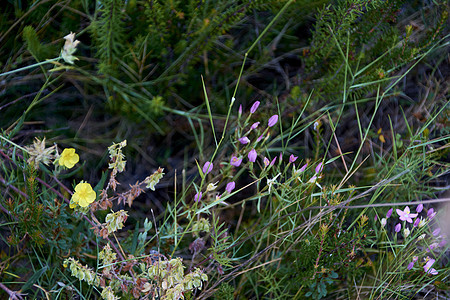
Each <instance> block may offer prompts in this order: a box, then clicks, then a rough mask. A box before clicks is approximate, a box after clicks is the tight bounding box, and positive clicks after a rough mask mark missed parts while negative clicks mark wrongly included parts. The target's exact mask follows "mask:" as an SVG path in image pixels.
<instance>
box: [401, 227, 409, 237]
mask: <svg viewBox="0 0 450 300" xmlns="http://www.w3.org/2000/svg"><path fill="white" fill-rule="evenodd" d="M410 233H411V231H410V230H409V229H408V228H405V229H403V235H404V236H405V238H406V237H408V236H409V234H410Z"/></svg>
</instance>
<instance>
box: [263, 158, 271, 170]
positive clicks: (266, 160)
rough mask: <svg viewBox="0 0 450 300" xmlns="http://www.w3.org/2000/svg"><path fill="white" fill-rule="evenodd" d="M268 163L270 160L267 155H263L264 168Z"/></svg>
mask: <svg viewBox="0 0 450 300" xmlns="http://www.w3.org/2000/svg"><path fill="white" fill-rule="evenodd" d="M269 164H270V160H269V159H268V158H267V157H264V168H267V166H268V165H269Z"/></svg>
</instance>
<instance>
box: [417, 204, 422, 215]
mask: <svg viewBox="0 0 450 300" xmlns="http://www.w3.org/2000/svg"><path fill="white" fill-rule="evenodd" d="M422 210H423V204H422V203H420V204H419V205H417V207H416V212H417V213H420V212H421V211H422Z"/></svg>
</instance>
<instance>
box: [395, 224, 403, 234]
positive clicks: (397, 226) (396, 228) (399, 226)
mask: <svg viewBox="0 0 450 300" xmlns="http://www.w3.org/2000/svg"><path fill="white" fill-rule="evenodd" d="M394 229H395V232H400V230H401V229H402V224H400V223H398V224H397V225H395V228H394Z"/></svg>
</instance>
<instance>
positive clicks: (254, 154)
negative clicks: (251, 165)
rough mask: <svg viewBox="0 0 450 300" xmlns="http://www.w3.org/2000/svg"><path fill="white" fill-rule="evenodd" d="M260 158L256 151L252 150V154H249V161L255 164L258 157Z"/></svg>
mask: <svg viewBox="0 0 450 300" xmlns="http://www.w3.org/2000/svg"><path fill="white" fill-rule="evenodd" d="M257 156H258V153H256V150H255V149H252V150H250V152H249V153H248V160H249V161H251V162H255V161H256V157H257Z"/></svg>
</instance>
